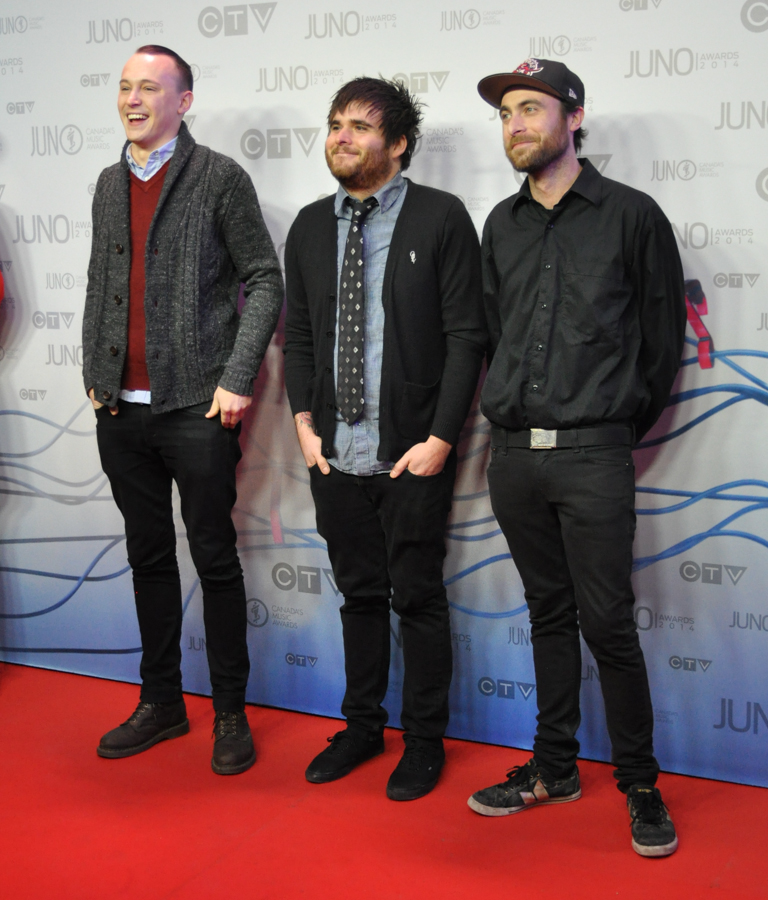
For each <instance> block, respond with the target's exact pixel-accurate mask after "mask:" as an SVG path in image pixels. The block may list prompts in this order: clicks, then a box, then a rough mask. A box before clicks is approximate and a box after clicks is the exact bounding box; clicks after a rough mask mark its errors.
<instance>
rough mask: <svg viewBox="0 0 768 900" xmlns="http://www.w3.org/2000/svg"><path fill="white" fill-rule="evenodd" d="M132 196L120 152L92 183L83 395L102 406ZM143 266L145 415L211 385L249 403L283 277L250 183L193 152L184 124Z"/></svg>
mask: <svg viewBox="0 0 768 900" xmlns="http://www.w3.org/2000/svg"><path fill="white" fill-rule="evenodd" d="M129 191H130V176H129V169H128V165H127V163H126V161H125V148H123V154H122V155H121V157H120V162H119V163H117V164H116V165H114V166H110V167H109V168H107V169H105V170H104V171H103V172H102V173H101V175H100V176H99V180H98V183H97V185H96V193H95V195H94V198H93V243H92V247H91V260H90V264H89V266H88V288H87V292H86V299H85V312H84V315H83V379H84V382H85V389H86V391H88V390H90V388H94V391H95V397H96V399H97V400H99V401H100V402H102V403H106V404H107V405H108V406H114V405H115V404H116V403H117V396H118V392H119V390H120V380H121V376H122V371H123V365H124V363H125V354H126V348H127V340H128V290H129V276H130V270H131V231H130V194H129ZM144 266H145V273H146V292H145V295H144V315H145V318H146V351H147V369H148V371H149V380H150V386H151V390H152V411H153V412H156V413H159V412H169V411H171V410H174V409H180V408H182V407H185V406H192V405H194V404H196V403H203V402H206V401H209V400H211V399H212V398H213V393H214V391H215V390H216V387H217V386H221V387H223V388H224V389H225V390H228V391H232V392H233V393H236V394H244V395H249V394H251V393H252V392H253V379H254V378H255V377H256V375H257V373H258V371H259V366H260V364H261V361H262V359H263V358H264V354H265V353H266V350H267V347H268V345H269V341H270V338H271V337H272V332H273V331H274V329H275V325H276V324H277V319H278V316H279V314H280V309H281V306H282V302H283V280H282V276H281V274H280V267H279V264H278V261H277V255H276V253H275V249H274V246H273V244H272V240H271V238H270V236H269V233H268V231H267V228H266V226H265V224H264V220H263V218H262V215H261V210H260V208H259V202H258V200H257V198H256V191H255V190H254V187H253V184H252V183H251V179H250V178H249V176H248V174H247V173H246V172H245V171H244V170H243V169H242V168H241V167H240V166H239V165H238V164H237V163H236V162H235V161H234V160H232V159H230V158H229V157H227V156H223V155H222V154H220V153H216V152H214V151H213V150H210V149H209V148H208V147H203V146H201V145H199V144H197V143H195V140H194V138H193V137H192V136H191V135H190V133H189V130H188V129H187V126H186V125H185V124H184V123H182V125H181V130H180V131H179V139H178V143H177V145H176V151H175V152H174V154H173V157H172V158H171V162H170V165H169V168H168V172H167V174H166V177H165V183H164V184H163V189H162V193H161V194H160V198H159V200H158V204H157V209H156V210H155V214H154V217H153V219H152V224H151V225H150V228H149V233H148V235H147V244H146V252H145V257H144ZM241 282H242V283H243V287H244V295H245V304H244V307H243V310H242V315H238V309H237V307H238V295H239V291H240V284H241Z"/></svg>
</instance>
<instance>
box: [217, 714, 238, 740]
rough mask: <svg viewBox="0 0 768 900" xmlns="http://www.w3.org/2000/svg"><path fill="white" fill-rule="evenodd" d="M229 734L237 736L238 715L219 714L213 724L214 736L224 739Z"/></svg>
mask: <svg viewBox="0 0 768 900" xmlns="http://www.w3.org/2000/svg"><path fill="white" fill-rule="evenodd" d="M227 734H237V713H235V712H223V713H217V714H216V718H215V720H214V722H213V736H214V737H217V736H218V737H224V736H225V735H227Z"/></svg>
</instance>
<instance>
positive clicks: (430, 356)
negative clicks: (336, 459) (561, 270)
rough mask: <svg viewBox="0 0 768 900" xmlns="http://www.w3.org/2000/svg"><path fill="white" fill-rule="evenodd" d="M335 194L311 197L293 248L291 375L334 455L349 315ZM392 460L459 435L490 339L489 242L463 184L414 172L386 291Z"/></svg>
mask: <svg viewBox="0 0 768 900" xmlns="http://www.w3.org/2000/svg"><path fill="white" fill-rule="evenodd" d="M336 239H337V223H336V215H335V212H334V196H333V195H332V196H330V197H325V198H323V199H322V200H318V201H317V202H315V203H312V204H310V205H309V206H305V207H304V209H302V210H301V212H300V213H299V215H298V216H297V218H296V221H295V222H294V223H293V225H292V226H291V230H290V232H289V234H288V240H287V243H286V248H285V276H286V289H287V298H288V309H287V314H286V319H285V383H286V387H287V390H288V399H289V401H290V405H291V410H292V412H293V414H294V415H295V414H296V413H299V412H305V411H308V410H309V411H311V413H312V417H313V420H314V424H315V429H316V431H317V433H318V434H319V435H320V436H321V437H322V442H323V455H324V456H326V457H332V456H333V455H334V448H333V438H334V432H335V428H336V419H335V406H336V404H335V378H334V371H333V347H334V341H335V329H336V314H337V296H336V295H337V284H338V277H337V271H336V268H337V262H336V260H337V245H336ZM382 301H383V304H384V317H385V323H384V354H383V360H382V371H381V406H380V409H379V429H380V434H381V441H380V444H379V449H378V453H377V458H378V459H380V460H397V459H398V458H399V457H400V456H402V455H403V453H405V452H406V451H407V450H408V449H410V447H412V446H413V445H414V444H416V443H419V442H421V441H425V440H426V439H427V438H428V437H429V435H431V434H432V435H435V437H438V438H442V439H443V440H444V441H447V442H448V443H449V444H454V445H455V444H456V442H457V441H458V438H459V433H460V431H461V428H462V426H463V424H464V421H465V419H466V417H467V413H468V411H469V406H470V403H471V402H472V398H473V396H474V392H475V387H476V386H477V379H478V375H479V372H480V367H481V365H482V360H483V354H484V353H485V348H486V343H487V331H486V325H485V316H484V312H483V303H482V281H481V273H480V249H479V244H478V239H477V234H476V232H475V228H474V225H473V224H472V220H471V219H470V217H469V214H468V213H467V211H466V209H465V208H464V206H463V204H462V203H461V201H460V200H459V199H458V198H457V197H455V196H454V195H453V194H448V193H446V192H445V191H439V190H436V189H434V188H429V187H424V186H422V185H418V184H414V183H413V182H411V181H409V182H408V190H407V192H406V195H405V201H404V203H403V208H402V209H401V211H400V215H399V216H398V218H397V223H396V225H395V230H394V234H393V235H392V243H391V244H390V247H389V254H388V256H387V264H386V268H385V272H384V286H383V290H382Z"/></svg>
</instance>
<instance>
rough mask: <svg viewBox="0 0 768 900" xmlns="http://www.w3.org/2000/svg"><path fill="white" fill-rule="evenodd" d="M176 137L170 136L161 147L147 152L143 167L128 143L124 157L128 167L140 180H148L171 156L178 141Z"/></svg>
mask: <svg viewBox="0 0 768 900" xmlns="http://www.w3.org/2000/svg"><path fill="white" fill-rule="evenodd" d="M178 139H179V138H178V135H177V136H176V137H175V138H171V140H170V141H168V143H167V144H163V146H162V147H158V148H157V150H153V151H152V152H151V153H150V154H149V159H148V160H147V164H146V166H144V168H143V169H142V167H141V166H140V165H139V164H138V163H137V162H136V160H135V159H134V158H133V155H132V154H131V145H130V144H128V146H127V147H126V148H125V159H126V162H127V163H128V168H129V169H130V170H131V172H133V174H134V175H135V176H136V177H137V178H138V179H139V180H140V181H149V179H150V178H151V177H152V176H153V175H157V173H158V172H159V171H160V169H162V168H163V166H164V165H165V164H166V163H167V162H168V160H169V159H170V158H171V157H172V156H173V151H174V150H175V149H176V141H178Z"/></svg>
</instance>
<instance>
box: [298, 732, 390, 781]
mask: <svg viewBox="0 0 768 900" xmlns="http://www.w3.org/2000/svg"><path fill="white" fill-rule="evenodd" d="M328 744H329V746H328V747H326V748H325V750H323V752H322V753H318V754H317V756H316V757H315V758H314V759H313V760H312V762H311V763H310V764H309V766H308V767H307V771H306V772H305V773H304V775H305V776H306V779H307V781H311V782H312V783H313V784H325V783H326V782H328V781H336V779H337V778H343V777H344V776H345V775H349V773H350V772H351V771H352V769H354V768H355V767H356V766H359V765H360V763H363V762H365V761H366V760H368V759H373V757H374V756H379V754H381V753H383V752H384V736H383V735H378V736H376V737H371V738H368V737H366V736H365V735H360V734H358V733H356V732H352V731H350V730H349V729H346V731H338V732H336V734H334V736H333V737H329V738H328Z"/></svg>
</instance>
